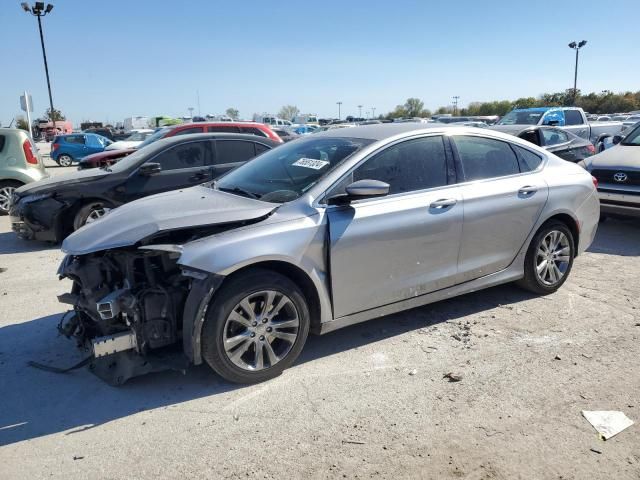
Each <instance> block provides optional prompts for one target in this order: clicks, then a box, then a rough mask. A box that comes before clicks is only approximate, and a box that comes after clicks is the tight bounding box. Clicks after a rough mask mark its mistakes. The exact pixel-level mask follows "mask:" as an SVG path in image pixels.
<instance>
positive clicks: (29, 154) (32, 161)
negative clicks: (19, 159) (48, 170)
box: [22, 140, 38, 165]
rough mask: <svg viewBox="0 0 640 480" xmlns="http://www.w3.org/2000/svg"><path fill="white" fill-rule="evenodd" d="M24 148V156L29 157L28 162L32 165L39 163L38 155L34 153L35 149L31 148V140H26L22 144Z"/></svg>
mask: <svg viewBox="0 0 640 480" xmlns="http://www.w3.org/2000/svg"><path fill="white" fill-rule="evenodd" d="M22 150H23V151H24V157H25V158H26V159H27V163H30V164H31V165H37V164H38V157H36V156H35V155H34V154H33V149H32V148H31V142H30V141H29V140H25V141H24V143H23V144H22Z"/></svg>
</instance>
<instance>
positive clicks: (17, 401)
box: [0, 169, 640, 480]
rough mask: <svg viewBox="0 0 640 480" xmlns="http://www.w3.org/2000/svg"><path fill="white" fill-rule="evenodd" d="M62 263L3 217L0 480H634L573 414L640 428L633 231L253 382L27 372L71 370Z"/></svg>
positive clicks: (333, 338)
mask: <svg viewBox="0 0 640 480" xmlns="http://www.w3.org/2000/svg"><path fill="white" fill-rule="evenodd" d="M60 170H61V169H60ZM56 173H57V172H56ZM61 259H62V253H61V252H60V251H59V249H58V248H57V247H55V246H50V245H46V244H42V243H34V242H23V241H20V240H18V239H17V238H15V236H14V235H13V234H12V233H11V232H10V229H9V222H8V219H7V217H0V478H2V479H36V478H60V479H75V478H129V479H138V478H140V479H147V478H153V479H157V478H247V477H251V478H253V477H256V478H318V479H324V478H434V479H436V478H465V479H514V478H522V479H547V478H551V479H565V480H566V479H576V480H578V479H600V478H602V479H616V480H622V479H638V478H640V425H638V424H636V425H633V426H631V427H630V428H628V429H627V430H625V431H623V432H622V433H620V434H619V435H618V436H616V437H614V438H612V439H611V440H608V441H606V442H604V441H602V440H600V439H599V438H598V435H597V433H596V432H595V430H594V429H593V428H592V427H591V425H589V424H588V423H587V421H586V420H585V419H584V418H582V416H581V414H580V412H581V410H621V411H623V412H625V413H626V414H627V415H628V416H629V417H630V418H631V419H633V420H635V421H636V422H638V421H640V374H639V373H638V367H639V363H640V344H639V342H638V340H639V337H640V300H639V299H640V280H639V278H638V272H639V271H640V223H638V222H637V221H617V220H613V221H608V222H606V223H604V224H602V225H601V227H600V231H599V232H598V236H597V238H596V242H595V243H594V245H593V246H592V247H591V248H590V249H589V252H588V253H586V254H585V255H583V256H581V257H579V258H578V259H576V262H575V265H574V269H573V272H572V274H571V277H570V279H569V281H568V282H567V283H566V284H565V285H564V286H563V288H562V289H560V291H559V292H557V293H556V294H554V295H550V296H548V297H544V298H540V297H534V296H531V295H529V294H528V293H525V292H523V291H521V290H519V289H517V288H516V287H514V286H510V285H506V286H501V287H496V288H492V289H490V290H486V291H483V292H478V293H474V294H469V295H466V296H463V297H459V298H457V299H453V300H449V301H446V302H441V303H438V304H434V305H431V306H427V307H424V308H420V309H415V310H412V311H409V312H406V313H403V314H398V315H393V316H389V317H386V318H382V319H379V320H374V321H371V322H368V323H365V324H361V325H357V326H354V327H351V328H348V329H344V330H342V331H337V332H334V333H331V334H328V335H326V336H323V337H311V338H310V339H309V342H308V344H307V346H306V347H305V350H304V352H303V354H302V356H301V358H300V359H299V361H298V362H297V364H296V365H295V366H294V367H293V368H291V369H289V370H288V371H286V372H285V373H284V374H283V375H282V376H281V377H279V378H277V379H275V380H272V381H269V382H267V383H264V384H260V385H254V386H236V385H231V384H228V383H226V382H224V381H222V380H221V379H220V378H219V377H217V376H216V375H215V374H213V373H212V372H211V371H210V370H209V369H208V368H207V367H198V368H191V369H190V370H189V371H188V372H187V374H186V375H182V374H180V373H174V372H165V373H158V374H152V375H148V376H146V377H140V378H137V379H134V380H131V381H129V382H128V383H127V384H126V385H124V386H123V387H121V388H113V387H110V386H108V385H106V384H104V383H103V382H102V381H100V380H99V379H98V378H97V377H95V376H93V375H92V374H91V373H89V372H88V371H87V370H84V369H82V370H77V371H74V372H72V373H69V374H66V375H56V374H53V373H48V372H44V371H40V370H35V369H33V368H31V367H29V366H27V361H29V360H36V361H40V362H45V363H51V364H52V365H60V366H65V365H72V364H73V363H75V362H77V361H78V360H79V359H80V358H81V354H80V353H78V352H76V350H75V348H74V346H73V343H72V342H71V341H69V340H66V339H65V338H61V337H58V336H57V335H56V329H55V326H56V324H57V322H58V321H59V318H60V314H61V313H62V312H63V311H64V307H63V306H62V305H60V304H58V303H57V300H56V295H58V294H60V293H63V292H65V291H67V290H68V288H69V283H68V282H67V281H63V282H60V281H58V280H57V278H56V276H55V272H56V268H57V266H58V263H59V262H60V260H61ZM449 372H451V373H453V374H455V375H460V376H461V377H462V379H461V380H460V381H458V382H449V381H448V380H447V379H446V378H443V375H444V374H446V373H449Z"/></svg>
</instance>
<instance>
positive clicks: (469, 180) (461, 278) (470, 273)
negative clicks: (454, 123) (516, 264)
mask: <svg viewBox="0 0 640 480" xmlns="http://www.w3.org/2000/svg"><path fill="white" fill-rule="evenodd" d="M451 139H452V140H453V142H452V143H453V146H454V154H455V157H456V166H457V169H458V176H459V177H462V178H461V179H460V180H459V181H461V182H462V183H461V184H460V188H461V194H462V197H463V203H464V222H463V227H462V240H461V244H460V257H459V261H458V276H457V282H456V283H462V282H467V281H469V280H473V279H475V278H479V277H483V276H485V275H489V274H491V273H494V272H498V271H500V270H503V269H505V268H507V267H508V266H509V265H510V264H511V262H513V260H514V258H515V257H516V254H517V253H518V251H519V250H520V248H521V247H522V245H523V244H524V242H525V240H526V238H527V237H528V235H529V233H530V232H531V230H532V228H533V226H534V225H535V223H536V221H537V220H538V218H539V216H540V213H541V212H542V209H543V207H544V205H545V203H546V201H547V196H548V187H547V184H546V182H545V180H544V178H543V176H542V173H541V172H540V170H539V167H540V166H541V163H542V161H543V158H542V156H540V155H539V154H537V153H534V152H532V151H531V150H528V149H525V148H523V147H520V146H518V145H515V144H511V143H509V142H506V141H502V140H496V139H491V138H486V137H481V136H475V135H453V136H451Z"/></svg>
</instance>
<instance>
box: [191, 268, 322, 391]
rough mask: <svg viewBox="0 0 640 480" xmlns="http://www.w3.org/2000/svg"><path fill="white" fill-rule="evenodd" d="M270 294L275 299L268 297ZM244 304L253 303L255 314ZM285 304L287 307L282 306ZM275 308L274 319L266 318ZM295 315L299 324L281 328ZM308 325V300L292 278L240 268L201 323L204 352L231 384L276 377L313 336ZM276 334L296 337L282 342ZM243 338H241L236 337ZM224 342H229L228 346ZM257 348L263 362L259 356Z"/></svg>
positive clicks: (221, 290)
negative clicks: (240, 270)
mask: <svg viewBox="0 0 640 480" xmlns="http://www.w3.org/2000/svg"><path fill="white" fill-rule="evenodd" d="M270 293H273V294H274V297H272V298H269V297H268V295H269V294H270ZM285 297H286V298H285ZM252 302H253V303H252ZM260 302H263V303H260ZM241 303H243V304H244V305H245V306H248V307H251V309H253V310H254V315H253V316H252V315H251V314H248V311H247V309H245V307H243V306H241ZM281 303H283V304H284V306H282V307H281V308H279V309H278V307H280V304H281ZM269 304H271V305H272V306H273V308H271V307H270V305H269ZM276 309H278V310H277V311H276V312H275V314H272V315H271V318H269V319H264V318H262V315H263V314H264V313H271V312H273V311H275V310H276ZM294 317H297V322H298V323H297V326H290V327H280V326H278V325H284V324H285V323H286V324H287V325H290V324H291V325H292V324H294V323H295V322H296V319H294ZM252 320H253V321H252ZM263 320H264V323H263ZM254 321H255V323H254ZM309 325H310V315H309V307H308V306H307V301H306V299H305V297H304V295H303V293H302V291H301V290H300V289H299V288H298V287H297V286H296V285H295V284H294V283H293V282H292V281H291V280H289V279H288V278H287V277H285V276H283V275H280V274H278V273H276V272H273V271H271V270H264V269H256V270H251V271H247V272H245V273H242V272H241V273H239V274H238V275H237V276H235V277H232V278H231V279H230V280H229V282H228V283H226V284H223V285H222V288H221V289H220V291H219V292H218V293H217V294H216V295H215V296H214V298H213V301H212V303H211V304H210V305H209V308H208V309H207V316H206V318H205V322H204V325H203V327H202V338H201V344H202V356H203V358H204V360H205V361H206V362H207V364H209V366H210V367H211V368H212V369H213V370H214V371H215V372H216V373H218V374H219V375H220V376H221V377H223V378H224V379H226V380H228V381H230V382H233V383H258V382H263V381H265V380H269V379H272V378H274V377H277V376H278V375H280V374H281V373H282V371H283V370H284V369H286V368H288V367H290V366H291V365H292V364H293V362H295V360H296V359H297V358H298V355H300V352H301V351H302V347H303V346H304V343H305V341H306V339H307V335H308V334H309ZM268 332H271V333H268ZM262 334H264V335H262ZM277 335H279V336H285V337H286V336H289V337H290V336H291V335H295V338H292V337H291V338H288V339H287V340H284V339H283V338H279V336H277ZM239 338H241V340H240V341H239V342H238V341H234V340H237V339H239ZM225 342H226V343H227V344H228V345H229V346H227V348H226V349H225ZM267 344H268V345H267ZM258 345H260V347H258ZM258 348H260V352H261V354H260V356H261V357H262V363H261V364H260V363H259V360H257V359H258V355H257V352H258ZM271 353H273V355H274V356H272V355H271ZM272 359H275V360H276V361H273V362H272V361H271V360H272ZM252 364H253V365H252ZM260 367H261V368H260Z"/></svg>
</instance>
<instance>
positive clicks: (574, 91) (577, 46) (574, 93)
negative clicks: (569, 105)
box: [569, 40, 587, 105]
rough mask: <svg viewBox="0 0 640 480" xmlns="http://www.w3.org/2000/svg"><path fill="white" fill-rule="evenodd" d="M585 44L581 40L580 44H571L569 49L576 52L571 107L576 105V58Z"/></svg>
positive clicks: (584, 41) (585, 42)
mask: <svg viewBox="0 0 640 480" xmlns="http://www.w3.org/2000/svg"><path fill="white" fill-rule="evenodd" d="M586 44H587V41H586V40H582V41H581V42H580V43H576V42H571V43H570V44H569V48H573V49H574V50H575V51H576V68H575V71H574V74H573V105H575V104H576V97H577V96H578V56H579V54H580V49H581V48H582V47H584V46H585V45H586Z"/></svg>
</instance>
